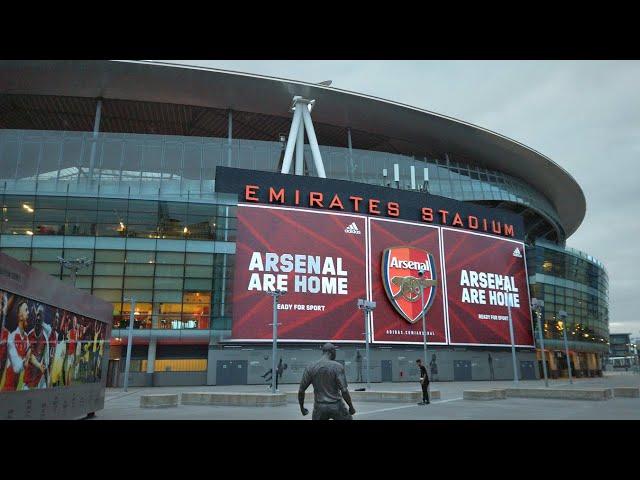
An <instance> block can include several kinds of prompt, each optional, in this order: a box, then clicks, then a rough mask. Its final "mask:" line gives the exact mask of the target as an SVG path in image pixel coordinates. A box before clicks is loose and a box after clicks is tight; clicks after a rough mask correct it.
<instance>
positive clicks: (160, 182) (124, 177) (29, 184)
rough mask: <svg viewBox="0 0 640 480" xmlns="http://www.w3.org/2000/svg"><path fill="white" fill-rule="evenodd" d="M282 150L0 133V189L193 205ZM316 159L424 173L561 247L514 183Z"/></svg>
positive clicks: (454, 165) (452, 165) (330, 167)
mask: <svg viewBox="0 0 640 480" xmlns="http://www.w3.org/2000/svg"><path fill="white" fill-rule="evenodd" d="M346 143H347V139H346V138H345V144H346ZM284 146H285V145H284V143H283V142H269V141H259V140H245V139H231V140H229V139H227V138H212V137H191V136H174V135H147V134H145V135H142V134H123V133H100V134H97V135H95V137H94V134H93V133H92V132H61V131H52V130H9V129H5V130H0V164H2V165H3V167H4V168H3V169H1V170H0V188H4V189H5V190H6V191H17V192H20V191H28V192H33V191H38V192H60V193H65V194H67V193H69V194H71V193H80V194H87V193H94V194H95V193H100V194H102V195H126V196H129V197H139V196H146V195H160V196H162V198H164V199H170V198H175V199H184V198H186V197H192V198H200V197H202V196H206V195H207V194H208V193H211V192H213V191H214V185H215V167H216V166H217V165H226V166H232V167H238V168H246V169H250V170H266V171H274V170H276V168H277V166H278V165H279V164H281V160H282V157H283V154H284ZM305 149H306V152H305V157H306V165H307V167H306V168H307V169H308V172H307V173H309V174H311V175H315V174H316V172H315V166H314V164H313V162H312V161H311V151H310V149H309V146H308V145H306V146H305ZM320 151H321V153H322V158H323V161H324V164H325V170H326V173H327V176H328V177H329V178H337V179H345V180H352V181H357V182H363V183H369V184H375V185H387V186H392V187H399V188H402V189H412V188H420V187H422V186H423V179H424V173H423V172H424V168H428V180H429V182H428V190H429V192H431V193H432V194H435V195H442V196H444V197H449V198H454V199H456V200H461V201H483V202H511V203H513V204H517V205H522V206H523V207H528V208H532V209H534V210H535V211H536V212H538V214H539V215H540V216H541V217H542V218H544V219H545V220H546V221H547V222H548V223H549V224H551V226H552V227H553V229H554V230H555V232H556V234H557V238H558V239H559V240H560V241H564V232H563V230H562V227H561V225H560V221H559V217H558V213H557V212H556V210H555V208H554V207H553V206H552V205H551V203H550V202H549V201H548V200H547V199H546V198H545V197H544V196H543V195H542V194H540V193H539V192H538V191H536V190H535V189H534V188H533V187H532V186H530V185H529V184H527V183H526V182H525V181H523V180H521V179H518V178H515V177H512V176H510V175H506V174H504V173H502V172H498V171H494V170H488V169H486V168H483V167H480V166H477V165H472V164H470V163H467V162H464V161H457V160H455V159H450V158H448V157H447V158H444V159H435V158H428V157H426V156H425V157H416V156H407V155H400V154H393V153H388V152H376V151H371V150H358V149H349V148H342V147H334V146H320ZM394 164H398V165H399V172H400V181H399V182H398V183H397V184H396V182H393V169H394ZM412 168H413V169H414V174H413V177H412V173H411V171H412ZM385 171H386V176H385V174H384V172H385ZM412 178H413V179H414V181H413V183H412Z"/></svg>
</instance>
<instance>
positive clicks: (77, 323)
mask: <svg viewBox="0 0 640 480" xmlns="http://www.w3.org/2000/svg"><path fill="white" fill-rule="evenodd" d="M0 314H1V323H2V327H1V330H0V332H1V334H0V391H3V392H8V391H20V390H36V389H42V388H50V387H62V386H67V385H72V384H76V383H92V382H100V380H101V378H102V367H101V358H100V357H101V355H102V354H103V353H104V335H105V328H103V325H102V324H101V323H100V322H98V321H97V320H94V319H92V318H88V317H84V316H82V315H77V314H75V313H72V312H68V311H66V310H62V309H59V308H56V307H52V306H50V305H46V304H44V303H41V302H37V301H35V300H31V299H28V298H24V297H21V296H19V295H14V294H12V293H9V292H5V291H2V290H0Z"/></svg>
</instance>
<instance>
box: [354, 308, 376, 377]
mask: <svg viewBox="0 0 640 480" xmlns="http://www.w3.org/2000/svg"><path fill="white" fill-rule="evenodd" d="M358 308H359V309H360V310H363V311H364V337H365V340H364V341H365V345H366V356H367V389H368V390H371V378H370V375H369V370H370V369H369V365H370V363H369V341H370V339H369V318H368V314H369V312H373V311H374V310H375V308H376V302H373V301H371V300H365V299H362V298H359V299H358Z"/></svg>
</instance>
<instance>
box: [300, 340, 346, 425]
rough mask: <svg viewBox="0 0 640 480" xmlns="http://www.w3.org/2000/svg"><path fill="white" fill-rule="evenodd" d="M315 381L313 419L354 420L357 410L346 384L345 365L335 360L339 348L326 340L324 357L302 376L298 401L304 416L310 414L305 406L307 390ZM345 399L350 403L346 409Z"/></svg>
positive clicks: (323, 350) (323, 351) (323, 349)
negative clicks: (353, 416)
mask: <svg viewBox="0 0 640 480" xmlns="http://www.w3.org/2000/svg"><path fill="white" fill-rule="evenodd" d="M311 384H313V397H314V399H313V415H312V417H311V419H312V420H331V419H333V420H352V419H353V418H352V415H354V414H355V413H356V409H355V408H353V402H352V401H351V395H350V394H349V388H348V387H347V377H346V376H345V374H344V366H343V365H342V364H341V363H339V362H336V347H335V346H334V345H333V344H331V343H325V344H324V346H323V347H322V358H320V360H318V361H317V362H314V363H312V364H311V365H309V366H308V367H307V368H306V369H305V370H304V373H303V375H302V380H301V381H300V388H299V389H298V403H299V404H300V412H301V413H302V415H308V414H309V410H307V409H306V408H304V392H305V391H306V390H307V388H309V385H311ZM345 402H346V403H347V405H348V406H349V410H348V411H347V408H346V405H345Z"/></svg>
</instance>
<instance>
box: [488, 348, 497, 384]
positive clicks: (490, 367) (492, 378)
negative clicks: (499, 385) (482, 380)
mask: <svg viewBox="0 0 640 480" xmlns="http://www.w3.org/2000/svg"><path fill="white" fill-rule="evenodd" d="M495 379H496V376H495V373H494V372H493V357H492V356H491V354H489V380H491V381H492V382H493V381H494V380H495Z"/></svg>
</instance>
